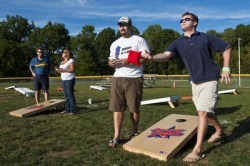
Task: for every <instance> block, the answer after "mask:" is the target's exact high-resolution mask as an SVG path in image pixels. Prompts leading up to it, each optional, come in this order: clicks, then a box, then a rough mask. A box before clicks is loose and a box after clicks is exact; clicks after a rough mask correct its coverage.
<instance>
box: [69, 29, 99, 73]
mask: <svg viewBox="0 0 250 166" xmlns="http://www.w3.org/2000/svg"><path fill="white" fill-rule="evenodd" d="M94 31H95V28H94V26H92V25H86V26H84V27H83V28H82V31H81V32H80V33H79V34H78V35H77V36H76V37H75V38H74V40H73V41H72V47H73V50H74V53H75V61H76V74H77V75H95V74H96V73H97V71H98V68H97V62H98V58H97V57H96V56H95V55H96V50H95V45H94V43H95V38H96V33H95V32H94Z"/></svg>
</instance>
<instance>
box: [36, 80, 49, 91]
mask: <svg viewBox="0 0 250 166" xmlns="http://www.w3.org/2000/svg"><path fill="white" fill-rule="evenodd" d="M34 88H35V91H39V90H41V89H43V91H44V92H48V90H49V77H34Z"/></svg>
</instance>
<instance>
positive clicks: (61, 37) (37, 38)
mask: <svg viewBox="0 0 250 166" xmlns="http://www.w3.org/2000/svg"><path fill="white" fill-rule="evenodd" d="M29 44H30V46H31V47H32V48H33V49H34V50H35V49H36V48H39V47H41V48H42V49H43V50H44V54H45V55H46V56H49V57H50V59H51V61H52V63H53V64H55V65H57V64H59V63H60V61H61V51H62V50H63V48H65V47H69V46H70V36H69V31H68V30H67V29H66V28H65V25H64V24H60V23H54V24H52V22H51V21H49V22H48V23H47V25H45V26H44V27H43V28H35V29H34V32H33V33H32V34H31V35H30V37H29Z"/></svg>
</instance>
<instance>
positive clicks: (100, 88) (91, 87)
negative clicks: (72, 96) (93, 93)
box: [90, 85, 108, 90]
mask: <svg viewBox="0 0 250 166" xmlns="http://www.w3.org/2000/svg"><path fill="white" fill-rule="evenodd" d="M90 89H96V90H107V89H108V88H105V87H102V86H98V85H90Z"/></svg>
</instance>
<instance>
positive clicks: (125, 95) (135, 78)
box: [108, 17, 149, 147]
mask: <svg viewBox="0 0 250 166" xmlns="http://www.w3.org/2000/svg"><path fill="white" fill-rule="evenodd" d="M118 27H119V32H120V34H121V37H120V38H119V39H117V40H116V41H114V42H113V43H112V45H111V46H110V56H109V60H108V64H109V66H110V67H113V68H115V73H114V75H113V78H112V83H111V90H110V105H109V110H110V111H112V112H113V113H114V114H113V118H114V137H113V139H112V140H111V141H110V142H109V146H111V147H115V146H117V145H118V143H119V139H120V130H121V126H122V123H123V118H124V112H125V110H126V107H128V109H129V111H130V117H131V121H132V131H131V132H132V133H131V136H130V138H132V137H133V136H136V135H138V123H139V119H140V103H141V100H142V93H143V65H142V64H143V63H145V62H147V60H145V59H143V54H144V53H146V52H149V47H148V44H147V42H146V40H145V39H143V38H142V37H140V36H138V35H133V25H132V21H131V19H130V18H129V17H121V18H120V19H119V21H118ZM130 55H131V56H130ZM140 57H141V58H140Z"/></svg>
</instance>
